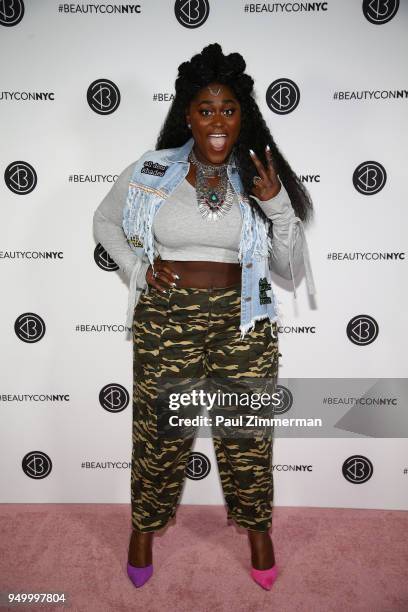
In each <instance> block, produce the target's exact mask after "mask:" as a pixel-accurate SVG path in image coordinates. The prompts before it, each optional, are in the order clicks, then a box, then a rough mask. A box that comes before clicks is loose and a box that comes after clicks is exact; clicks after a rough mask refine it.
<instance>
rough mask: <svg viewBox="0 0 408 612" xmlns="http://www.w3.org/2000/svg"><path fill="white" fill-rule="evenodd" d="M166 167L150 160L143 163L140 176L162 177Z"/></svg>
mask: <svg viewBox="0 0 408 612" xmlns="http://www.w3.org/2000/svg"><path fill="white" fill-rule="evenodd" d="M167 168H168V166H163V165H162V164H158V163H157V162H152V161H151V160H150V159H149V160H148V161H145V162H144V163H143V168H142V169H141V171H140V172H141V173H142V174H153V175H154V176H164V173H165V172H166V170H167Z"/></svg>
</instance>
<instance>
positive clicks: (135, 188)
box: [123, 138, 315, 338]
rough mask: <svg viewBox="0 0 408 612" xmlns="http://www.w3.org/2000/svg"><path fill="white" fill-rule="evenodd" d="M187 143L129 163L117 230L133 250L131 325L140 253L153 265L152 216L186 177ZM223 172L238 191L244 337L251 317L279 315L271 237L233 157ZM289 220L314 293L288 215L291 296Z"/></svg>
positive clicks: (309, 284)
mask: <svg viewBox="0 0 408 612" xmlns="http://www.w3.org/2000/svg"><path fill="white" fill-rule="evenodd" d="M193 144H194V139H193V138H190V139H189V140H188V141H187V142H186V143H185V144H184V145H182V146H181V147H174V148H169V149H160V150H153V151H147V152H146V153H145V154H144V155H142V157H141V158H140V159H138V160H137V162H136V164H135V166H134V170H133V174H132V178H131V180H130V183H129V191H128V195H127V200H126V204H125V206H124V208H123V230H124V232H125V235H126V238H127V242H128V244H129V246H130V248H131V249H132V250H133V251H134V252H135V253H136V255H138V257H137V259H136V263H135V266H134V269H133V271H132V273H131V277H130V287H129V303H128V312H127V321H126V324H127V326H128V327H131V325H132V320H133V311H134V307H135V305H136V304H137V302H138V300H139V298H140V295H141V293H142V290H141V289H140V288H138V287H137V283H136V279H137V275H138V272H139V270H140V267H141V265H142V258H143V257H145V258H146V257H147V258H148V261H149V262H150V264H151V265H152V268H153V269H154V258H155V256H156V255H157V252H156V249H155V244H154V235H153V229H152V226H153V218H154V215H155V214H156V213H157V211H158V210H159V208H160V206H161V205H162V204H163V202H164V201H165V200H166V199H167V198H168V197H169V196H170V195H171V194H172V192H173V191H174V190H175V189H176V188H177V187H178V185H179V184H180V183H181V182H182V181H183V180H184V178H185V177H186V176H187V174H188V171H189V167H190V162H189V161H188V159H187V158H188V154H189V153H190V150H191V149H192V147H193ZM227 174H228V178H229V181H230V183H231V185H232V187H233V189H234V191H235V193H236V195H237V196H238V201H239V205H240V210H241V214H242V230H241V237H240V244H239V252H238V261H239V263H240V264H241V267H242V275H241V317H240V326H239V327H240V331H241V338H244V337H245V334H246V333H247V332H248V331H250V329H252V328H253V327H254V325H255V321H257V320H260V319H265V318H267V317H268V318H269V320H270V321H271V322H272V321H277V320H279V308H278V301H277V299H276V296H275V294H274V291H273V288H272V279H271V270H270V266H269V256H270V253H271V250H272V241H271V239H270V237H269V236H268V223H267V222H266V221H265V220H263V219H262V218H261V217H260V215H256V214H255V213H254V212H253V210H252V208H251V206H250V205H249V200H248V197H247V196H246V195H245V194H244V190H243V186H242V181H241V178H240V176H239V173H238V169H237V167H236V164H235V160H234V158H233V156H231V158H230V162H229V165H228V166H227ZM281 189H283V185H282V186H281ZM251 197H253V196H251ZM255 199H256V200H257V198H255ZM257 201H258V202H259V200H257ZM295 223H298V224H299V226H300V230H301V233H302V236H301V237H302V240H303V245H302V249H303V261H304V265H305V272H306V281H307V287H308V291H309V293H310V294H311V295H312V294H314V293H315V288H314V282H313V276H312V272H311V267H310V262H309V256H308V250H307V244H306V238H305V236H304V230H303V225H302V222H301V220H300V219H299V218H298V217H294V218H293V219H292V220H291V223H290V227H289V267H290V270H291V275H292V281H293V288H294V295H295V297H296V289H295V284H294V272H293V226H294V224H295Z"/></svg>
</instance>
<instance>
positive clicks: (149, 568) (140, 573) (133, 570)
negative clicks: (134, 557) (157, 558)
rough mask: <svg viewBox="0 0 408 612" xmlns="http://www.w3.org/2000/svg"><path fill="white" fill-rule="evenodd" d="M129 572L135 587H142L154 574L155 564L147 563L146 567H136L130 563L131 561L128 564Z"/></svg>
mask: <svg viewBox="0 0 408 612" xmlns="http://www.w3.org/2000/svg"><path fill="white" fill-rule="evenodd" d="M127 574H128V576H129V578H130V579H131V581H132V582H133V584H134V585H135V587H141V586H143V585H144V584H145V582H147V581H148V580H149V578H150V577H151V575H152V574H153V564H152V563H151V564H150V565H146V566H145V567H135V566H134V565H130V563H129V561H128V564H127Z"/></svg>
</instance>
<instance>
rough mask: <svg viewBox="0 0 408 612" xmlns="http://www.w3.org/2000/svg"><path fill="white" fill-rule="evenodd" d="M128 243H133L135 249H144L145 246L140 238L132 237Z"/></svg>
mask: <svg viewBox="0 0 408 612" xmlns="http://www.w3.org/2000/svg"><path fill="white" fill-rule="evenodd" d="M127 241H128V242H131V243H132V244H133V246H135V247H142V246H143V242H142V241H141V240H140V238H139V236H136V235H134V236H130V238H128V239H127Z"/></svg>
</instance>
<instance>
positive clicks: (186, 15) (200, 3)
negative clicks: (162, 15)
mask: <svg viewBox="0 0 408 612" xmlns="http://www.w3.org/2000/svg"><path fill="white" fill-rule="evenodd" d="M209 13H210V5H209V3H208V0H176V2H175V3H174V14H175V16H176V19H177V21H178V22H179V24H180V25H182V26H184V27H185V28H198V27H200V26H202V25H203V23H205V22H206V21H207V19H208V15H209Z"/></svg>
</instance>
